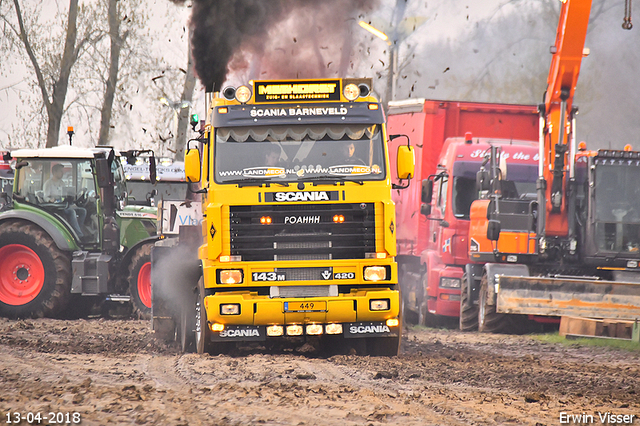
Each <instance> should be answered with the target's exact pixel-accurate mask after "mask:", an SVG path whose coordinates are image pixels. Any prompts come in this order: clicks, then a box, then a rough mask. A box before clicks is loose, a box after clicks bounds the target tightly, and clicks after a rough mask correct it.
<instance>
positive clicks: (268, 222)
mask: <svg viewBox="0 0 640 426" xmlns="http://www.w3.org/2000/svg"><path fill="white" fill-rule="evenodd" d="M260 223H261V224H262V225H271V218H270V217H269V216H262V217H261V218H260Z"/></svg>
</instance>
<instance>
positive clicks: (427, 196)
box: [420, 179, 433, 204]
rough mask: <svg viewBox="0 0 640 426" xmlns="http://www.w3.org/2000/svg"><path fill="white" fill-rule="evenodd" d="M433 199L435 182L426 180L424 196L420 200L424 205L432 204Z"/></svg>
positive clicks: (423, 184) (423, 185)
mask: <svg viewBox="0 0 640 426" xmlns="http://www.w3.org/2000/svg"><path fill="white" fill-rule="evenodd" d="M432 199H433V180H432V179H424V180H423V181H422V195H421V196H420V200H421V201H422V202H423V203H427V204H429V203H431V200H432Z"/></svg>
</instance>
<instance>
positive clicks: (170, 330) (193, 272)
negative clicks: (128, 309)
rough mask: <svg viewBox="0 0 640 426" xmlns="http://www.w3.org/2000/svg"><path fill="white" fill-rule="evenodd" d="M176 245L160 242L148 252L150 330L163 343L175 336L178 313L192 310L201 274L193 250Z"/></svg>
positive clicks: (174, 239)
mask: <svg viewBox="0 0 640 426" xmlns="http://www.w3.org/2000/svg"><path fill="white" fill-rule="evenodd" d="M177 242H178V240H177V239H176V238H169V239H165V240H161V241H158V242H157V243H156V245H155V246H154V247H153V248H152V249H151V329H152V330H153V331H154V332H155V333H156V336H158V337H160V338H163V339H166V340H169V339H171V338H173V336H174V335H175V328H176V325H177V318H180V317H181V314H182V310H183V309H189V310H190V309H194V308H193V297H194V294H195V291H196V290H197V283H198V278H199V277H200V274H201V270H200V266H199V260H198V258H197V254H196V248H194V247H193V246H190V245H183V244H177ZM194 315H195V312H194Z"/></svg>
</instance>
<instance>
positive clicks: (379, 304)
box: [369, 299, 389, 311]
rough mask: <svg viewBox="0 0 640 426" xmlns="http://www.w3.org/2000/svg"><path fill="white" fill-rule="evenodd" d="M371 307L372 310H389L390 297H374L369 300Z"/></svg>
mask: <svg viewBox="0 0 640 426" xmlns="http://www.w3.org/2000/svg"><path fill="white" fill-rule="evenodd" d="M369 309H370V310H372V311H388V310H389V299H372V300H370V301H369Z"/></svg>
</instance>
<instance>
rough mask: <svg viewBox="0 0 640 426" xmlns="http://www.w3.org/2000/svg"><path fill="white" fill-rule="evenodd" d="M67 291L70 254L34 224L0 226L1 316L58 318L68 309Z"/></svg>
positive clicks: (69, 277)
mask: <svg viewBox="0 0 640 426" xmlns="http://www.w3.org/2000/svg"><path fill="white" fill-rule="evenodd" d="M70 290H71V259H70V257H69V253H66V252H63V251H61V250H60V249H58V247H56V245H55V243H54V242H53V239H52V238H51V237H50V236H49V235H48V234H47V233H46V232H45V231H44V230H43V229H42V228H40V227H38V226H36V225H35V224H33V223H30V222H25V221H5V222H3V223H2V224H0V315H3V316H8V317H43V316H47V317H50V316H55V315H58V314H60V313H62V312H63V311H64V309H65V308H66V307H67V304H68V302H69V295H70Z"/></svg>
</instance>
